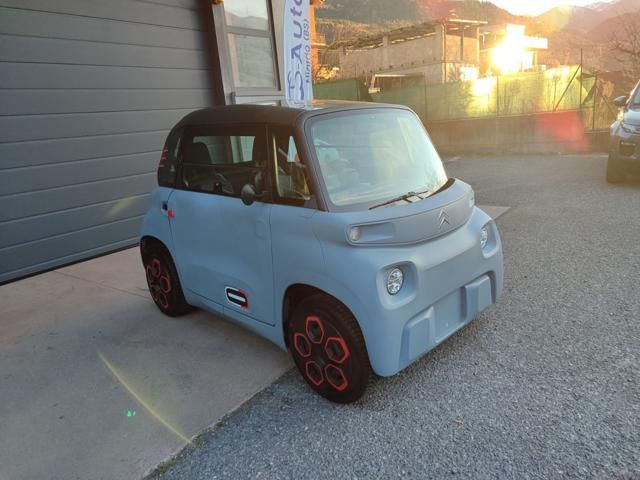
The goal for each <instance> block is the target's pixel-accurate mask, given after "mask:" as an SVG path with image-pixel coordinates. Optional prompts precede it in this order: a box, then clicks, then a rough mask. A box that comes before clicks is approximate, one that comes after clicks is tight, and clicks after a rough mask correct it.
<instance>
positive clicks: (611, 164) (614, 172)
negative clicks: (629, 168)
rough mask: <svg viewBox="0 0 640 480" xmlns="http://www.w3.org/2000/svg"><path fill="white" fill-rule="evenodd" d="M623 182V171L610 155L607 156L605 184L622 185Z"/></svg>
mask: <svg viewBox="0 0 640 480" xmlns="http://www.w3.org/2000/svg"><path fill="white" fill-rule="evenodd" d="M624 180H625V175H624V171H623V169H622V165H620V162H618V161H617V160H616V159H615V158H614V157H613V156H612V155H609V159H608V160H607V182H608V183H622V182H624Z"/></svg>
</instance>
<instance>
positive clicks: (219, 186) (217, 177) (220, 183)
mask: <svg viewBox="0 0 640 480" xmlns="http://www.w3.org/2000/svg"><path fill="white" fill-rule="evenodd" d="M213 185H214V190H215V191H221V192H222V193H225V194H227V195H234V194H235V190H234V188H233V184H232V183H231V182H230V181H229V180H227V179H226V178H225V177H224V175H222V174H220V173H216V174H214V176H213Z"/></svg>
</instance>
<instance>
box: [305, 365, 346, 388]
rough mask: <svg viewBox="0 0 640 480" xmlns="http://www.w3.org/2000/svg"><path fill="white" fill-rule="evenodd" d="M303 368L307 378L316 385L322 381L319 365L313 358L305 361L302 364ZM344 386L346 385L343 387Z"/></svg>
mask: <svg viewBox="0 0 640 480" xmlns="http://www.w3.org/2000/svg"><path fill="white" fill-rule="evenodd" d="M304 370H305V372H306V374H307V378H308V379H309V380H310V381H311V383H313V384H314V385H315V386H316V387H319V386H320V385H321V384H322V382H324V376H323V375H322V369H321V368H320V365H318V364H317V363H316V362H314V361H313V360H311V361H309V362H307V363H306V365H305V366H304ZM345 388H346V387H345Z"/></svg>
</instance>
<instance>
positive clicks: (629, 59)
mask: <svg viewBox="0 0 640 480" xmlns="http://www.w3.org/2000/svg"><path fill="white" fill-rule="evenodd" d="M612 46H613V51H614V54H615V56H616V58H617V59H618V61H619V62H620V64H621V65H622V67H623V71H624V73H625V76H626V77H627V78H628V80H629V81H630V83H632V84H635V83H636V82H637V81H638V80H639V79H640V12H636V13H632V14H625V15H621V16H620V17H619V22H618V28H617V29H616V31H615V33H614V34H613V38H612Z"/></svg>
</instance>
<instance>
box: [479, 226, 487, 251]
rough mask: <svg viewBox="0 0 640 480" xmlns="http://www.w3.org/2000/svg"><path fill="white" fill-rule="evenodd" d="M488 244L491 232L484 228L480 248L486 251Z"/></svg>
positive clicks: (481, 233) (481, 232)
mask: <svg viewBox="0 0 640 480" xmlns="http://www.w3.org/2000/svg"><path fill="white" fill-rule="evenodd" d="M488 242H489V230H487V227H483V228H482V229H481V230H480V247H482V248H483V249H484V247H486V246H487V243H488Z"/></svg>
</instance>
